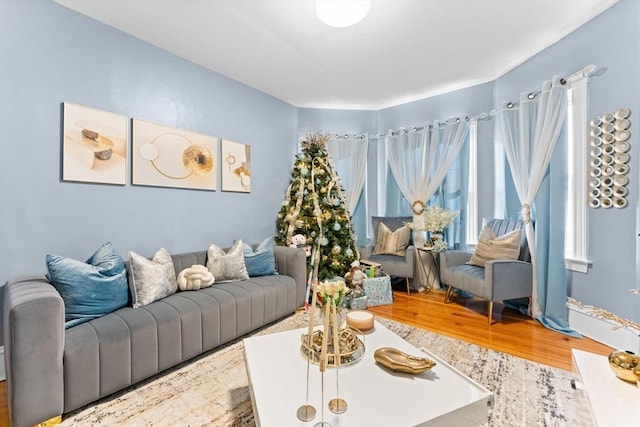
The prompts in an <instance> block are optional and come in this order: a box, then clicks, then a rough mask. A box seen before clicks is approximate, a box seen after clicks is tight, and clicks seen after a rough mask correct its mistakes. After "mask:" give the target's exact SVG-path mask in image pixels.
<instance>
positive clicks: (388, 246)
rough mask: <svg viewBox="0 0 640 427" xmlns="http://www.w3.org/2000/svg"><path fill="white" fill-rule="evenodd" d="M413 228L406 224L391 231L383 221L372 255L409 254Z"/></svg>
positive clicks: (379, 227)
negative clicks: (408, 248)
mask: <svg viewBox="0 0 640 427" xmlns="http://www.w3.org/2000/svg"><path fill="white" fill-rule="evenodd" d="M410 236H411V229H410V228H409V227H408V226H406V225H404V226H402V227H400V228H398V229H397V230H395V231H391V230H390V229H389V227H387V226H386V225H385V224H384V223H383V222H381V223H380V224H379V225H378V240H377V242H376V247H375V248H374V249H373V253H372V255H398V256H405V255H406V254H407V246H409V237H410Z"/></svg>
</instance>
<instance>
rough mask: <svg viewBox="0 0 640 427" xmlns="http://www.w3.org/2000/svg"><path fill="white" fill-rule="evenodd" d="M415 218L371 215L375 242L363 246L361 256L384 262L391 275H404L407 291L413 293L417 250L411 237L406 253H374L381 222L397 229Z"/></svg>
mask: <svg viewBox="0 0 640 427" xmlns="http://www.w3.org/2000/svg"><path fill="white" fill-rule="evenodd" d="M412 220H413V218H412V217H410V216H394V217H384V216H373V217H371V224H372V226H373V241H374V243H373V244H368V245H367V246H365V247H363V248H361V250H360V256H361V257H362V259H367V260H370V261H374V262H377V263H379V264H382V269H383V270H384V271H385V273H387V274H388V275H389V276H393V277H403V278H405V279H406V281H407V293H408V294H411V280H412V279H413V277H414V268H415V251H414V248H413V244H412V242H411V239H409V246H408V247H407V251H406V255H404V256H398V255H372V253H373V249H374V247H375V242H377V241H378V227H379V226H380V223H381V222H382V223H384V225H386V226H387V227H389V229H390V230H391V231H394V230H397V229H398V228H400V227H402V226H403V225H404V223H405V222H411V221H412Z"/></svg>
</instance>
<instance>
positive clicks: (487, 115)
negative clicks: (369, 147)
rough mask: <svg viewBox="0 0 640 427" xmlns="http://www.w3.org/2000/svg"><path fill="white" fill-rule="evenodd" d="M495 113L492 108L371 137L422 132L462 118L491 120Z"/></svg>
mask: <svg viewBox="0 0 640 427" xmlns="http://www.w3.org/2000/svg"><path fill="white" fill-rule="evenodd" d="M495 113H496V110H491V111H489V112H488V113H487V112H483V113H479V114H475V115H471V116H462V117H454V118H451V119H447V120H443V121H439V120H436V121H434V122H433V123H428V124H425V125H421V126H411V127H409V128H404V127H402V128H400V129H398V130H390V131H389V132H387V133H379V134H376V135H370V136H369V138H371V139H375V138H382V137H385V136H397V135H403V134H407V133H410V132H421V131H423V130H424V129H425V128H429V129H432V128H433V127H435V126H438V127H442V126H446V125H448V124H450V122H451V120H454V121H455V123H460V120H466V121H467V122H468V121H471V120H474V119H475V120H489V119H490V118H491V117H490V116H493V115H495Z"/></svg>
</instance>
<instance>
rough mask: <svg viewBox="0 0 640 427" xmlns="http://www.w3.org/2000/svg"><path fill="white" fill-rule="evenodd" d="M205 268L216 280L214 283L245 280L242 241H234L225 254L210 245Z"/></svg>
mask: <svg viewBox="0 0 640 427" xmlns="http://www.w3.org/2000/svg"><path fill="white" fill-rule="evenodd" d="M207 268H208V269H209V271H210V272H211V273H212V274H213V276H214V277H215V278H216V283H221V282H237V281H239V280H247V279H248V278H249V275H248V274H247V267H246V266H245V264H244V247H243V244H242V240H236V241H235V242H234V244H233V246H232V247H231V249H229V251H228V252H226V253H225V251H224V249H222V248H221V247H219V246H217V245H214V244H211V245H210V246H209V249H208V250H207Z"/></svg>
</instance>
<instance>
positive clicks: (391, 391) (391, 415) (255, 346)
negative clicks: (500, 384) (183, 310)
mask: <svg viewBox="0 0 640 427" xmlns="http://www.w3.org/2000/svg"><path fill="white" fill-rule="evenodd" d="M304 332H306V329H299V330H293V331H286V332H280V333H276V334H271V335H264V336H257V337H251V338H246V339H245V340H244V348H245V359H246V365H247V372H248V376H249V390H250V393H251V402H252V404H253V411H254V416H255V421H256V425H257V426H263V427H280V426H287V427H289V426H305V427H307V426H313V425H314V424H315V423H317V422H320V421H321V420H322V407H323V406H324V421H325V422H328V423H330V424H331V425H332V426H333V427H346V426H355V427H359V426H368V427H373V426H381V427H389V426H452V425H464V426H473V425H478V424H482V423H485V422H486V421H487V417H488V411H489V407H490V406H491V405H492V403H493V394H492V393H491V392H490V391H489V390H487V389H486V388H484V387H483V386H481V385H479V384H478V383H476V382H474V381H473V380H471V379H470V378H468V377H466V376H465V375H463V374H462V373H460V372H459V371H457V370H456V369H455V368H453V367H452V366H450V365H449V364H447V363H446V362H444V361H443V360H441V359H440V358H438V357H437V356H436V355H434V354H432V353H429V352H426V350H425V352H423V351H421V350H419V349H417V348H415V347H413V346H412V345H411V344H409V343H408V342H406V341H404V340H403V339H401V338H400V337H398V336H397V335H396V334H394V333H393V332H391V331H389V330H388V329H387V328H385V327H384V326H383V325H381V324H380V323H378V322H376V323H375V330H374V332H372V333H370V334H368V335H365V336H364V337H365V339H364V344H365V355H364V357H363V358H362V359H361V360H360V361H359V362H357V363H355V364H353V365H350V366H347V367H343V368H340V369H339V373H338V374H339V386H340V397H341V398H343V399H344V400H346V401H347V404H348V409H347V411H346V412H345V413H343V414H340V415H337V414H333V413H331V412H330V411H329V409H328V406H327V405H328V402H329V400H330V399H332V398H334V397H336V369H334V368H330V369H327V371H326V372H325V374H324V405H322V404H321V401H322V396H321V374H320V371H319V369H318V366H317V365H313V364H311V367H310V375H309V403H310V404H311V405H313V406H314V407H315V408H316V411H317V414H316V417H315V419H313V420H312V421H308V422H302V421H300V420H298V418H297V416H296V411H297V410H298V407H300V405H303V404H304V403H305V395H306V394H305V393H306V372H307V361H306V359H305V358H304V357H303V355H302V353H301V351H300V336H301V334H302V333H304ZM380 347H394V348H397V349H399V350H401V351H403V352H405V353H408V354H412V355H416V356H420V357H428V358H430V359H432V360H434V361H436V363H437V366H435V367H434V368H433V369H431V370H430V371H427V372H424V373H422V374H418V375H410V374H403V373H394V372H391V371H389V370H387V369H385V368H383V367H381V366H379V365H377V364H376V363H375V360H374V358H373V353H374V351H375V350H376V349H378V348H380ZM432 350H434V351H437V349H432Z"/></svg>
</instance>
